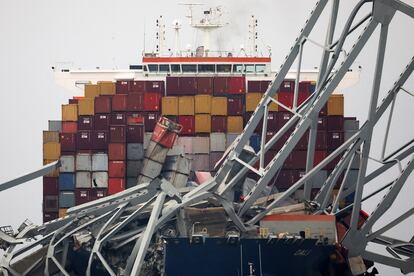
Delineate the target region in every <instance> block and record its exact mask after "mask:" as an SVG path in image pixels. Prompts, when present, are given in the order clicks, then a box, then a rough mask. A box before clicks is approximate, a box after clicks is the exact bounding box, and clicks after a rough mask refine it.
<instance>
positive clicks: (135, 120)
mask: <svg viewBox="0 0 414 276" xmlns="http://www.w3.org/2000/svg"><path fill="white" fill-rule="evenodd" d="M143 124H144V115H143V114H142V113H138V112H128V113H127V125H143Z"/></svg>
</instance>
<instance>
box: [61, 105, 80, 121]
mask: <svg viewBox="0 0 414 276" xmlns="http://www.w3.org/2000/svg"><path fill="white" fill-rule="evenodd" d="M62 121H72V122H77V121H78V105H77V104H62Z"/></svg>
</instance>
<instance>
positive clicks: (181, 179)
mask: <svg viewBox="0 0 414 276" xmlns="http://www.w3.org/2000/svg"><path fill="white" fill-rule="evenodd" d="M162 175H163V176H164V177H165V179H167V180H168V181H169V182H170V183H171V184H172V185H173V186H174V187H176V188H183V187H185V186H186V185H187V181H188V175H186V174H182V173H178V172H163V173H162Z"/></svg>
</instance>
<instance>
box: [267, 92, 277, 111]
mask: <svg viewBox="0 0 414 276" xmlns="http://www.w3.org/2000/svg"><path fill="white" fill-rule="evenodd" d="M273 99H275V100H277V99H278V96H277V94H276V95H275V96H274V97H273ZM269 111H279V106H278V105H277V104H276V103H274V102H271V103H270V104H269Z"/></svg>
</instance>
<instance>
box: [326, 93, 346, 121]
mask: <svg viewBox="0 0 414 276" xmlns="http://www.w3.org/2000/svg"><path fill="white" fill-rule="evenodd" d="M328 115H341V116H343V115H344V95H342V94H334V95H331V96H330V97H329V100H328Z"/></svg>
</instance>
